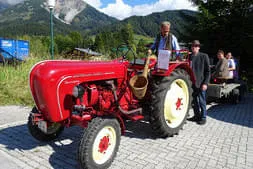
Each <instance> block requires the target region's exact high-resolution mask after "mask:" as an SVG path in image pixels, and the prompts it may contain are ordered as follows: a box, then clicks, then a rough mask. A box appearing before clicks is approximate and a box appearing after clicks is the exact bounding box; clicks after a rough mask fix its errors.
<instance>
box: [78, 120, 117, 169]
mask: <svg viewBox="0 0 253 169" xmlns="http://www.w3.org/2000/svg"><path fill="white" fill-rule="evenodd" d="M120 135H121V133H120V125H119V122H118V121H117V119H103V118H99V117H97V118H95V119H93V120H92V121H91V123H90V124H89V125H88V128H86V129H85V130H84V134H83V135H82V138H81V140H80V144H79V148H78V161H79V162H80V164H81V167H82V168H85V169H93V168H96V169H104V168H108V167H109V166H110V164H111V163H112V161H113V160H114V157H115V156H116V153H117V151H118V149H119V143H120Z"/></svg>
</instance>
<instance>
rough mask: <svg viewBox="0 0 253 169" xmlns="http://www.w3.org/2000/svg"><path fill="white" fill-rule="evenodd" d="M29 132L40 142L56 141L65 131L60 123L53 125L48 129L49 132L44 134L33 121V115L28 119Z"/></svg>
mask: <svg viewBox="0 0 253 169" xmlns="http://www.w3.org/2000/svg"><path fill="white" fill-rule="evenodd" d="M27 126H28V129H29V132H30V133H31V135H32V136H33V137H34V138H35V139H37V140H39V141H51V140H54V139H56V138H57V137H58V136H59V135H60V134H61V133H62V131H63V130H64V126H62V125H61V124H60V123H51V124H50V125H49V126H48V127H47V132H46V133H45V132H43V131H42V130H41V129H40V128H39V127H38V125H37V124H34V123H33V121H32V113H31V114H30V115H29V117H28V123H27Z"/></svg>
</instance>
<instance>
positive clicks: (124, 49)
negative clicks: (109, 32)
mask: <svg viewBox="0 0 253 169" xmlns="http://www.w3.org/2000/svg"><path fill="white" fill-rule="evenodd" d="M129 52H130V53H132V54H133V56H134V62H135V60H136V58H137V57H136V53H135V52H134V51H133V49H132V47H131V46H130V45H128V44H121V45H119V46H118V47H117V50H116V55H117V56H119V54H120V55H121V56H122V60H125V59H126V58H127V55H128V54H129Z"/></svg>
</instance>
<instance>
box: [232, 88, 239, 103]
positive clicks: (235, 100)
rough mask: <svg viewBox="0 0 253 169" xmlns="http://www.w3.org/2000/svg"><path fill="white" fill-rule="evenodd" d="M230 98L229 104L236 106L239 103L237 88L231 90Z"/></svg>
mask: <svg viewBox="0 0 253 169" xmlns="http://www.w3.org/2000/svg"><path fill="white" fill-rule="evenodd" d="M230 97H231V102H232V103H233V104H238V103H239V102H240V90H239V89H237V88H235V89H233V90H232V94H231V96H230Z"/></svg>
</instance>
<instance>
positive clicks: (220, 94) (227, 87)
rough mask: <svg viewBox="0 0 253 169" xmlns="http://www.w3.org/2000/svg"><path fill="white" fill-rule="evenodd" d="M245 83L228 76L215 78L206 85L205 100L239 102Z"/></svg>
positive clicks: (244, 89)
mask: <svg viewBox="0 0 253 169" xmlns="http://www.w3.org/2000/svg"><path fill="white" fill-rule="evenodd" d="M246 88H247V87H246V84H245V82H243V81H240V80H235V79H230V78H215V79H213V80H212V81H211V83H210V84H209V85H208V89H207V100H209V101H210V100H216V101H217V100H221V99H223V101H229V102H231V103H233V104H237V103H239V102H240V100H241V99H242V97H243V96H244V93H245V92H246Z"/></svg>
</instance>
